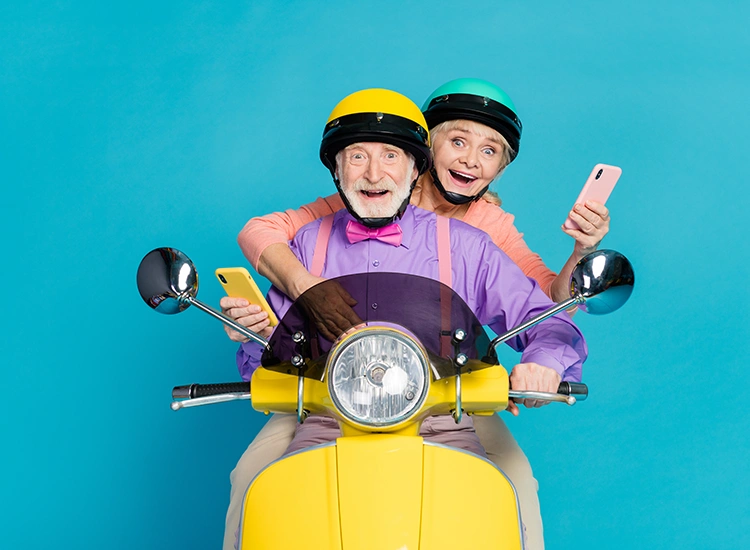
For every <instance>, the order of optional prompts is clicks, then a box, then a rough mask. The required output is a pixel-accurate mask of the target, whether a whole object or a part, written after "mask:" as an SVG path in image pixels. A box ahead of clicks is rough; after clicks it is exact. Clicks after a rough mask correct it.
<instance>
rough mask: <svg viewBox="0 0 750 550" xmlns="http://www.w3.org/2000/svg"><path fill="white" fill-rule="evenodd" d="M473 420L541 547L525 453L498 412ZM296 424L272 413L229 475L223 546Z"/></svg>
mask: <svg viewBox="0 0 750 550" xmlns="http://www.w3.org/2000/svg"><path fill="white" fill-rule="evenodd" d="M473 420H474V429H475V430H476V432H477V435H478V436H479V440H480V442H481V443H482V445H483V446H484V449H485V451H486V452H487V457H488V458H489V459H490V460H491V461H492V462H493V463H495V465H496V466H497V467H498V468H500V469H501V470H502V471H503V472H505V475H507V476H508V478H509V479H510V480H511V482H513V485H514V486H515V488H516V492H517V493H518V501H519V504H520V506H521V517H522V518H523V523H524V526H525V529H526V548H527V550H541V549H543V548H544V539H543V535H542V516H541V513H540V511H539V498H538V497H537V491H538V489H539V485H538V484H537V481H536V479H534V475H533V473H532V471H531V466H530V465H529V461H528V459H527V458H526V455H525V454H524V453H523V451H522V450H521V448H520V447H519V446H518V443H516V440H515V439H514V438H513V435H512V434H511V433H510V430H508V428H507V426H506V425H505V422H503V421H502V419H501V418H500V417H499V416H498V415H496V414H493V415H492V416H474V417H473ZM296 427H297V417H296V416H295V415H282V414H275V415H273V416H272V417H271V419H270V420H269V421H268V422H267V423H266V425H265V426H264V427H263V429H262V430H261V431H260V432H259V433H258V435H257V436H256V437H255V439H254V440H253V442H252V443H251V444H250V446H249V447H248V448H247V450H246V451H245V452H244V453H243V455H242V457H240V460H239V462H238V463H237V466H236V467H235V469H234V470H233V471H232V473H231V474H230V475H229V481H230V483H231V491H230V494H229V510H228V511H227V520H226V528H225V531H224V547H223V548H224V550H232V549H233V548H235V543H236V540H237V530H238V528H239V524H240V515H241V514H242V502H243V500H244V496H245V491H247V488H248V487H249V486H250V483H251V482H252V480H253V478H254V477H255V476H256V475H257V474H258V473H259V472H260V471H261V470H262V469H263V468H265V467H266V466H267V465H268V464H269V463H271V462H273V461H274V460H277V459H278V458H280V457H281V456H282V455H283V454H284V452H285V451H286V450H287V447H289V444H290V443H291V442H292V438H293V437H294V434H295V429H296Z"/></svg>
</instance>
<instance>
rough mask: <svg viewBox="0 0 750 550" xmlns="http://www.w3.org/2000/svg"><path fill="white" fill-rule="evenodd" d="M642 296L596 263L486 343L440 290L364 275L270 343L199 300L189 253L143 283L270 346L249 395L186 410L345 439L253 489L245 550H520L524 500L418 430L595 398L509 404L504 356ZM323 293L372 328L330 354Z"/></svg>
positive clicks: (162, 300) (314, 300)
mask: <svg viewBox="0 0 750 550" xmlns="http://www.w3.org/2000/svg"><path fill="white" fill-rule="evenodd" d="M633 284H634V275H633V270H632V266H631V265H630V262H628V260H627V258H625V257H624V256H622V255H621V254H619V253H617V252H614V251H608V250H601V251H597V252H594V253H592V254H589V255H588V256H586V257H585V258H583V259H582V260H581V261H580V262H579V263H578V264H577V265H576V267H575V269H574V271H573V275H572V276H571V285H570V290H571V298H570V299H568V300H565V301H563V302H560V303H559V304H557V305H555V306H554V307H552V308H550V309H548V310H547V311H545V312H544V313H541V314H539V315H537V316H536V317H533V318H532V319H529V320H527V321H525V322H524V323H523V324H521V325H519V326H518V327H515V328H514V329H511V330H509V331H508V332H506V333H505V334H502V335H499V336H498V337H496V338H495V339H494V340H492V342H490V341H489V338H487V336H486V334H485V332H484V329H483V327H482V326H481V324H480V323H479V321H478V320H477V319H476V317H475V316H474V314H473V312H472V311H471V310H470V309H469V308H468V306H467V305H466V304H465V303H464V302H463V300H462V299H461V298H460V297H459V296H457V295H456V294H455V293H454V292H453V291H452V290H451V289H450V288H448V287H445V286H443V285H441V284H440V283H439V282H437V281H433V280H430V279H423V278H421V277H415V276H410V275H405V274H394V273H378V274H359V275H352V276H347V277H340V278H338V279H332V280H329V281H326V282H324V283H321V284H320V285H316V286H315V287H313V288H312V289H310V290H308V291H307V292H306V293H305V294H303V295H302V296H301V297H300V298H299V299H298V300H297V301H296V302H295V303H294V304H293V305H292V307H291V308H290V310H289V311H288V312H287V313H286V314H285V315H284V317H283V319H282V320H281V323H280V324H279V325H278V326H277V327H276V329H275V330H274V333H273V334H272V336H271V339H270V340H266V339H264V338H262V337H260V336H259V335H257V334H255V333H253V332H252V331H249V330H248V329H247V328H245V327H243V326H242V325H239V324H237V323H236V322H235V321H233V320H232V319H229V318H227V317H226V316H224V315H222V314H221V313H218V312H216V311H215V310H213V309H212V308H210V307H209V306H206V305H205V304H203V303H201V302H200V301H198V300H197V298H196V294H197V290H198V278H197V272H196V271H195V267H194V266H193V264H192V262H191V261H190V259H189V258H187V256H185V255H184V254H183V253H182V252H180V251H179V250H176V249H173V248H160V249H156V250H153V251H151V252H150V253H149V254H147V255H146V256H145V257H144V259H143V260H142V262H141V265H140V266H139V270H138V287H139V291H140V293H141V296H142V298H143V299H144V301H145V302H146V303H147V304H148V305H149V306H150V307H151V308H153V309H155V310H156V311H158V312H160V313H166V314H172V313H179V312H181V311H184V310H185V309H186V308H187V307H189V306H190V305H194V306H196V307H197V308H198V309H200V310H202V311H204V312H205V313H208V314H210V315H211V316H213V317H215V318H217V319H218V320H220V321H221V322H223V323H224V324H226V325H228V326H230V327H232V328H233V329H234V330H237V331H239V332H240V333H242V334H244V335H245V336H246V337H248V338H249V339H250V340H252V341H255V342H256V343H259V344H261V345H262V346H264V352H263V358H262V361H261V364H262V367H263V368H259V369H258V370H256V371H255V373H254V375H253V379H252V381H251V384H247V383H246V382H245V383H229V384H211V385H208V386H200V385H197V384H193V385H190V386H178V387H176V388H175V389H174V390H173V394H172V395H173V398H174V401H173V402H172V408H173V409H174V410H179V409H182V408H187V407H193V406H198V405H205V404H211V403H218V402H224V401H232V400H236V399H252V404H253V407H254V408H255V409H256V410H258V411H262V412H265V413H266V414H269V413H272V412H273V413H285V414H296V415H297V418H298V420H299V421H300V422H303V421H304V420H305V419H306V418H307V417H308V416H309V415H322V416H328V417H332V418H335V419H337V420H338V421H339V424H340V426H341V430H342V436H341V437H339V438H338V439H336V440H335V441H331V442H330V443H326V444H322V445H317V446H313V447H310V448H307V449H303V450H300V451H298V452H295V453H292V454H289V455H287V456H284V457H282V458H281V459H279V460H277V461H276V462H274V463H272V464H271V465H269V466H268V467H266V468H265V469H264V470H262V471H261V472H260V473H259V474H258V475H257V476H256V478H255V479H254V480H253V482H252V483H251V484H250V487H249V488H248V490H247V493H246V495H245V500H244V508H243V517H242V520H241V526H240V539H239V542H240V548H241V549H244V550H248V549H254V550H255V549H274V550H277V549H281V548H284V549H286V548H315V549H342V550H360V549H370V548H371V549H378V550H382V549H393V550H406V549H409V550H411V549H420V548H421V549H430V550H432V549H438V550H439V549H443V548H445V549H448V548H450V549H456V548H472V549H473V548H481V549H519V548H523V545H524V543H523V524H522V518H521V516H520V512H519V506H518V499H517V496H516V492H515V490H514V488H513V485H512V484H511V482H510V481H509V480H508V478H507V477H506V476H505V475H504V474H503V472H501V471H500V470H498V469H497V468H496V467H495V466H494V464H492V463H491V462H489V461H488V460H486V459H484V458H482V457H480V456H477V455H475V454H473V453H470V452H466V451H463V450H460V449H457V448H453V447H448V446H445V445H440V444H435V443H433V442H430V441H425V440H423V438H421V437H420V436H419V428H420V426H421V424H422V422H423V421H424V420H425V419H426V418H428V417H430V416H436V415H451V416H452V417H453V418H454V420H455V421H456V422H457V423H458V422H460V420H461V418H462V416H463V415H464V414H474V415H488V414H496V413H497V412H499V411H502V410H504V409H505V407H506V406H507V404H508V400H509V399H510V398H513V399H515V400H519V399H527V398H529V399H534V400H547V401H562V402H567V403H568V404H570V405H572V404H573V403H575V402H576V398H575V397H573V394H576V395H577V396H578V399H584V398H585V397H586V395H587V393H588V389H587V388H586V386H585V385H583V384H573V383H568V382H563V383H562V384H561V386H560V389H559V390H558V392H559V393H543V392H533V391H515V390H511V389H510V388H509V383H508V375H507V372H506V371H505V370H504V369H503V368H502V367H501V366H500V365H498V364H497V359H496V355H495V354H494V349H495V346H496V345H498V344H499V343H501V342H504V341H506V340H508V339H510V338H513V337H514V336H516V335H517V334H519V333H520V332H522V331H524V330H526V329H527V328H529V327H531V326H533V325H535V324H537V323H539V322H541V321H543V320H544V319H546V318H547V317H549V316H552V315H556V314H558V313H560V312H562V311H564V310H565V309H567V308H570V307H571V306H578V307H579V308H580V309H581V310H583V311H585V312H588V313H593V314H604V313H610V312H612V311H615V310H616V309H618V308H619V307H620V306H621V305H622V304H624V303H625V301H627V299H628V297H629V296H630V294H631V292H632V288H633ZM326 285H333V286H335V287H336V288H334V290H335V291H336V292H335V293H336V294H339V295H340V292H339V291H340V290H345V291H346V292H348V294H349V295H350V296H351V297H352V298H353V299H354V301H355V302H356V304H357V305H356V306H354V307H353V308H352V309H353V312H354V313H355V314H356V316H358V319H359V320H360V321H361V322H360V323H357V324H356V325H355V326H352V327H351V328H350V329H348V330H346V331H345V332H344V333H343V334H341V335H340V336H339V337H338V338H337V339H336V341H335V342H333V343H331V342H330V341H326V340H325V339H322V338H321V337H320V336H319V335H318V334H317V330H316V326H315V325H316V321H315V320H314V319H313V318H312V317H314V316H311V315H310V312H311V311H314V310H315V309H316V308H326V307H327V301H326V295H327V292H328V291H329V290H330V289H331V287H330V286H328V287H327V286H326ZM483 349H484V350H486V352H485V351H482V350H483ZM251 387H252V394H251V392H250V391H249V390H250V388H251Z"/></svg>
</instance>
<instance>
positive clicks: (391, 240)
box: [346, 220, 402, 246]
mask: <svg viewBox="0 0 750 550" xmlns="http://www.w3.org/2000/svg"><path fill="white" fill-rule="evenodd" d="M346 237H347V239H349V242H350V243H352V244H354V243H358V242H360V241H366V240H367V239H375V240H378V241H383V242H384V243H388V244H391V245H393V246H399V245H400V244H401V237H402V231H401V227H400V226H399V225H398V224H395V223H392V224H391V225H386V226H385V227H380V228H378V229H372V228H370V227H366V226H364V225H362V224H361V223H359V222H355V221H354V220H349V223H347V224H346Z"/></svg>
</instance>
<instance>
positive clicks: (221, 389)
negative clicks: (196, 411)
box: [170, 382, 250, 411]
mask: <svg viewBox="0 0 750 550" xmlns="http://www.w3.org/2000/svg"><path fill="white" fill-rule="evenodd" d="M172 399H173V400H174V401H172V404H171V405H170V406H171V407H172V410H173V411H177V410H180V409H185V408H187V407H198V406H200V405H212V404H214V403H224V402H226V401H237V400H247V399H250V382H228V383H226V384H190V385H189V386H175V387H174V388H173V389H172Z"/></svg>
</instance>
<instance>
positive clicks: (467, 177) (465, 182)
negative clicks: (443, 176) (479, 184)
mask: <svg viewBox="0 0 750 550" xmlns="http://www.w3.org/2000/svg"><path fill="white" fill-rule="evenodd" d="M448 173H449V174H450V175H451V178H453V180H454V181H455V182H456V183H457V184H458V185H461V186H462V187H469V186H470V185H471V184H472V183H474V182H475V181H476V180H477V179H479V178H477V177H476V176H472V175H471V174H466V173H464V172H457V171H456V170H448Z"/></svg>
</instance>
